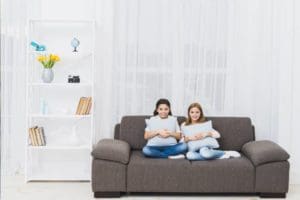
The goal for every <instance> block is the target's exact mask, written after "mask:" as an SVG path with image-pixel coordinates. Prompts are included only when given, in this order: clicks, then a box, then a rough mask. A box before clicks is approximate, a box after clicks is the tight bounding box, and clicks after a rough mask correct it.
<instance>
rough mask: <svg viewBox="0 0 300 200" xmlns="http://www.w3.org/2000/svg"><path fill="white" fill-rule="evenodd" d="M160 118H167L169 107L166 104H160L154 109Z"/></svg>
mask: <svg viewBox="0 0 300 200" xmlns="http://www.w3.org/2000/svg"><path fill="white" fill-rule="evenodd" d="M156 111H157V112H158V115H159V117H160V118H167V117H168V115H169V113H170V108H169V106H168V105H166V104H160V105H159V106H158V108H157V109H156Z"/></svg>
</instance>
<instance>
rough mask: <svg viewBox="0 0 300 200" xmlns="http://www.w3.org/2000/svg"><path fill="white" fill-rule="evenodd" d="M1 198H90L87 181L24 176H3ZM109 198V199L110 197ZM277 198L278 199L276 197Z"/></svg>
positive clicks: (297, 189)
mask: <svg viewBox="0 0 300 200" xmlns="http://www.w3.org/2000/svg"><path fill="white" fill-rule="evenodd" d="M4 181H5V183H4V185H2V186H4V188H2V189H3V191H2V192H3V193H2V198H1V200H2V199H3V200H91V199H94V198H93V196H92V191H91V186H90V183H89V182H30V183H25V182H24V177H22V176H16V177H6V178H4ZM121 199H168V200H172V199H203V200H205V199H207V200H223V199H224V200H225V199H226V200H256V199H260V198H259V197H256V196H227V197H219V196H188V197H183V196H136V195H134V196H123V197H122V198H121ZM286 199H288V200H300V185H290V191H289V193H288V195H287V198H286ZM110 200H111V199H110ZM277 200H278V199H277Z"/></svg>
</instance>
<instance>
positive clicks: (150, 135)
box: [144, 131, 159, 140]
mask: <svg viewBox="0 0 300 200" xmlns="http://www.w3.org/2000/svg"><path fill="white" fill-rule="evenodd" d="M157 135H159V131H145V133H144V138H145V140H149V139H150V138H153V137H155V136H157Z"/></svg>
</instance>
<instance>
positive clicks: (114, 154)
mask: <svg viewBox="0 0 300 200" xmlns="http://www.w3.org/2000/svg"><path fill="white" fill-rule="evenodd" d="M129 155H130V146H129V144H128V143H127V142H124V141H122V140H115V139H102V140H100V141H99V142H98V144H97V145H96V147H95V148H94V150H93V151H92V156H93V157H94V158H97V159H103V160H110V161H115V162H120V163H123V164H127V163H128V161H129Z"/></svg>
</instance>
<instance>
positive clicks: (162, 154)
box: [143, 143, 187, 158]
mask: <svg viewBox="0 0 300 200" xmlns="http://www.w3.org/2000/svg"><path fill="white" fill-rule="evenodd" d="M186 152H187V145H186V143H178V144H175V145H171V146H145V147H144V148H143V154H144V155H145V156H147V157H153V158H167V157H168V156H172V155H177V154H181V153H182V154H184V153H186Z"/></svg>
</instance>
